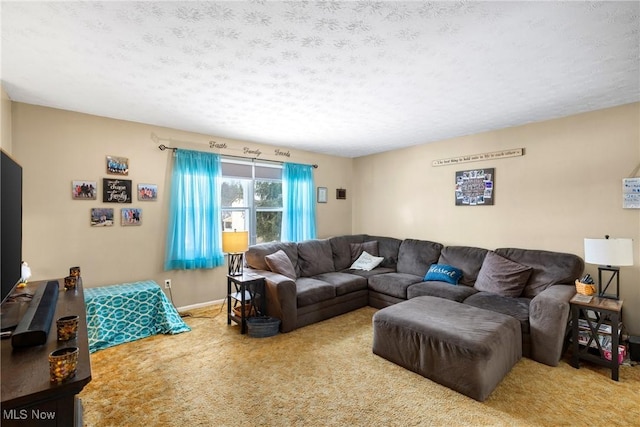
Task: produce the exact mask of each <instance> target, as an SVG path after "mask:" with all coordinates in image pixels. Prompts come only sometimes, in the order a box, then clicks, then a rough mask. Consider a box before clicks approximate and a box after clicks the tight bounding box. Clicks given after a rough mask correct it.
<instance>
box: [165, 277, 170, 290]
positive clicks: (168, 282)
mask: <svg viewBox="0 0 640 427" xmlns="http://www.w3.org/2000/svg"><path fill="white" fill-rule="evenodd" d="M164 288H165V289H169V288H171V279H164Z"/></svg>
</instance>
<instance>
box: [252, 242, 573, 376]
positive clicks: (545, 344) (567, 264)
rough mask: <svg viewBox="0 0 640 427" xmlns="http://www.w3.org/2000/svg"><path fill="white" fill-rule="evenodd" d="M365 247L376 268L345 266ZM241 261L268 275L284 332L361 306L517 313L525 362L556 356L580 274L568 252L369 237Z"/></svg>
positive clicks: (259, 248)
mask: <svg viewBox="0 0 640 427" xmlns="http://www.w3.org/2000/svg"><path fill="white" fill-rule="evenodd" d="M363 250H365V251H367V252H368V253H372V252H374V253H372V255H375V256H379V257H381V258H383V260H382V262H381V263H380V264H379V265H378V266H377V267H376V268H374V269H372V270H370V271H366V270H352V269H350V268H349V267H350V266H351V265H352V263H353V262H354V260H355V259H357V258H358V256H359V255H360V253H361V252H362V251H363ZM285 255H286V257H285ZM245 260H246V261H245V262H246V267H247V270H248V271H249V272H253V273H256V274H259V275H262V276H264V277H265V278H266V294H267V313H268V314H269V315H270V316H273V317H277V318H279V319H280V320H281V324H280V328H281V331H282V332H289V331H292V330H294V329H296V328H300V327H302V326H305V325H309V324H311V323H315V322H319V321H321V320H325V319H328V318H330V317H333V316H337V315H340V314H344V313H347V312H349V311H352V310H355V309H357V308H360V307H364V306H366V305H370V306H372V307H375V308H384V307H387V306H390V305H394V304H396V303H399V302H402V301H406V300H408V299H411V298H415V297H418V296H431V297H439V298H445V299H447V300H451V301H455V302H457V303H460V304H467V305H471V306H474V307H477V308H481V309H484V310H489V311H493V312H498V313H502V314H506V315H509V316H512V317H514V318H515V319H517V320H518V321H519V323H520V327H521V332H522V335H521V336H522V354H523V356H525V357H529V358H531V359H533V360H536V361H538V362H541V363H544V364H547V365H550V366H556V365H557V364H558V362H559V360H560V358H561V355H562V350H563V343H564V338H565V332H566V328H567V321H568V318H569V299H571V297H572V296H573V295H574V294H575V286H574V281H575V279H576V278H578V277H579V276H580V275H581V274H582V272H583V269H584V262H583V260H582V259H581V258H580V257H578V256H576V255H573V254H567V253H559V252H551V251H544V250H534V249H518V248H500V249H496V250H495V251H490V250H488V249H483V248H476V247H466V246H448V247H445V246H443V245H442V244H440V243H436V242H431V241H426V240H415V239H404V240H401V239H396V238H391V237H382V236H370V235H365V234H359V235H347V236H337V237H332V238H329V239H318V240H309V241H304V242H298V243H292V242H273V243H266V244H258V245H253V246H251V247H249V249H248V251H247V252H246V257H245ZM433 264H439V265H447V266H453V267H456V268H457V269H459V270H461V273H462V275H461V277H460V279H459V281H458V284H451V283H447V282H443V281H439V280H438V281H433V280H430V281H425V275H426V273H427V271H428V270H429V269H430V267H431V266H432V265H433Z"/></svg>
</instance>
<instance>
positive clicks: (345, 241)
mask: <svg viewBox="0 0 640 427" xmlns="http://www.w3.org/2000/svg"><path fill="white" fill-rule="evenodd" d="M364 237H365V236H364V234H355V235H353V236H351V235H345V236H336V237H331V238H330V239H329V242H330V243H331V252H332V253H333V266H334V268H335V270H336V271H340V270H344V269H346V268H349V266H350V265H351V264H352V263H353V261H352V260H351V243H362V242H363V241H364Z"/></svg>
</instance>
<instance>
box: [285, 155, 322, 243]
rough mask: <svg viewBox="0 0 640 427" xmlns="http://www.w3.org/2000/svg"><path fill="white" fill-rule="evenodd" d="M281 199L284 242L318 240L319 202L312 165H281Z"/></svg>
mask: <svg viewBox="0 0 640 427" xmlns="http://www.w3.org/2000/svg"><path fill="white" fill-rule="evenodd" d="M282 198H283V204H284V206H283V208H284V209H283V212H282V237H281V239H282V241H283V242H300V241H302V240H309V239H315V238H316V202H315V185H314V183H313V167H312V166H310V165H301V164H297V163H284V164H283V165H282Z"/></svg>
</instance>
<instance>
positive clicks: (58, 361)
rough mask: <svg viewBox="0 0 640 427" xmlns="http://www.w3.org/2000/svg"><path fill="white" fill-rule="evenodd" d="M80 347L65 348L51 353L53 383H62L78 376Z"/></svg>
mask: <svg viewBox="0 0 640 427" xmlns="http://www.w3.org/2000/svg"><path fill="white" fill-rule="evenodd" d="M77 366H78V347H65V348H60V349H58V350H55V351H52V352H51V353H49V375H50V379H51V382H53V383H61V382H63V381H65V380H67V379H69V378H73V377H74V376H75V374H76V367H77Z"/></svg>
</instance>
